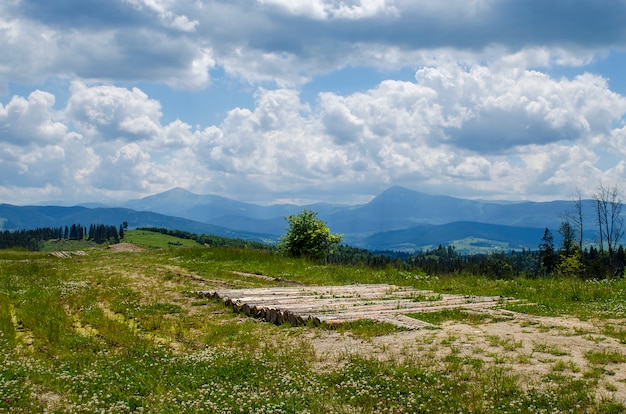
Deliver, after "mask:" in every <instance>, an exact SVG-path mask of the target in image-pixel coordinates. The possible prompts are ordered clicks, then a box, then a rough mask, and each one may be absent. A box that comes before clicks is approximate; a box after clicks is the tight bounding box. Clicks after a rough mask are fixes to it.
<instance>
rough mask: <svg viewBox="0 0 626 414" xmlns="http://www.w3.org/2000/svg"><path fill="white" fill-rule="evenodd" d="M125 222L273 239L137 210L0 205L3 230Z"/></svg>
mask: <svg viewBox="0 0 626 414" xmlns="http://www.w3.org/2000/svg"><path fill="white" fill-rule="evenodd" d="M124 221H126V222H128V225H129V227H130V228H137V227H160V228H166V229H172V230H183V231H187V232H190V233H198V234H212V235H216V236H222V237H230V238H242V239H246V240H254V241H260V242H264V241H268V240H269V241H271V240H273V238H272V236H269V235H263V234H256V233H254V232H246V231H236V230H232V229H229V228H227V227H223V226H218V225H213V224H208V223H201V222H197V221H193V220H188V219H185V218H181V217H174V216H167V215H164V214H159V213H153V212H148V211H136V210H132V209H128V208H102V207H99V208H87V207H56V206H13V205H10V204H0V229H1V230H21V229H34V228H40V227H60V226H66V225H71V224H83V225H89V224H92V223H97V224H106V225H116V226H118V225H120V224H121V223H122V222H124Z"/></svg>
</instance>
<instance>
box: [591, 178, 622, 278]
mask: <svg viewBox="0 0 626 414" xmlns="http://www.w3.org/2000/svg"><path fill="white" fill-rule="evenodd" d="M593 199H594V201H595V205H596V213H597V218H598V233H599V236H600V250H601V251H604V244H605V243H606V246H607V249H608V253H609V261H610V263H611V270H614V269H615V267H614V266H613V264H614V258H615V253H616V252H617V247H618V245H619V242H620V240H621V239H622V237H623V236H624V219H623V217H622V199H621V197H620V190H619V189H618V188H617V186H613V187H605V186H604V185H603V184H600V186H599V187H598V192H597V193H596V194H595V195H594V196H593Z"/></svg>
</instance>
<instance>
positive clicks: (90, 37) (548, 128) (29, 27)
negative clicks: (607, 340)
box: [0, 0, 626, 201]
mask: <svg viewBox="0 0 626 414" xmlns="http://www.w3.org/2000/svg"><path fill="white" fill-rule="evenodd" d="M623 16H626V3H624V2H590V1H588V2H574V3H572V2H566V1H561V0H555V1H551V2H549V4H548V3H546V2H545V0H528V1H525V2H519V1H513V0H505V1H491V0H451V1H448V2H435V1H430V0H412V1H409V0H346V1H336V0H312V1H300V0H294V1H285V0H257V1H255V2H247V1H242V0H234V1H226V0H212V1H204V2H200V1H196V0H181V1H170V0H111V1H110V2H107V3H106V5H105V4H104V3H102V2H101V1H96V0H81V1H76V0H68V1H58V2H54V1H49V2H41V1H35V0H21V1H10V2H4V3H2V4H0V48H2V50H3V53H2V54H1V55H0V91H2V90H3V91H7V90H10V89H12V88H14V85H16V84H19V85H34V84H37V85H38V86H37V87H33V89H32V90H29V91H28V92H25V93H17V94H15V96H11V97H9V96H6V95H5V99H3V101H2V103H0V143H1V144H2V145H0V172H1V173H2V175H1V176H0V177H1V178H0V195H1V196H4V195H5V194H10V193H13V194H19V197H23V198H28V197H27V194H28V193H29V192H36V191H40V192H41V194H49V195H51V196H55V197H61V196H68V194H70V193H72V192H77V193H78V192H81V193H82V194H94V195H95V194H104V195H106V196H109V197H115V196H119V197H122V196H124V195H128V194H131V195H132V196H137V193H139V194H142V195H146V194H150V193H154V192H157V191H163V190H167V189H169V188H171V187H173V186H180V187H185V188H189V189H192V190H195V191H198V192H219V193H221V194H224V195H230V196H233V197H236V198H249V194H246V193H250V194H252V193H259V192H263V191H267V193H268V199H271V198H272V197H274V196H276V197H278V195H280V196H281V197H285V196H287V195H290V197H291V194H296V193H299V195H297V194H296V195H293V197H294V198H298V197H300V198H305V194H306V193H318V194H319V192H320V191H325V192H326V193H327V195H328V197H333V195H335V197H337V200H340V201H345V199H343V197H346V196H348V195H349V194H348V193H350V192H352V193H354V194H352V195H354V197H356V198H358V197H362V195H363V192H368V194H373V193H375V192H377V191H380V190H382V189H383V188H385V187H387V186H389V185H393V184H399V185H407V186H410V187H413V188H419V189H423V190H425V191H430V192H434V193H443V192H449V193H454V194H459V195H470V194H471V195H480V196H484V197H488V196H493V197H508V198H516V197H530V198H533V197H535V198H542V197H546V198H548V197H550V196H551V195H552V196H554V194H563V193H564V192H565V193H569V192H571V190H569V189H568V190H564V188H565V187H568V186H571V187H574V186H582V185H584V184H581V183H591V187H592V188H595V186H596V183H597V182H598V181H599V180H602V179H606V178H607V177H608V176H612V177H613V178H619V177H624V178H626V176H625V174H626V167H625V165H626V164H624V163H623V162H620V160H617V161H616V160H615V159H614V158H611V156H607V155H606V152H610V154H609V155H615V154H621V155H626V152H625V150H624V148H626V145H624V144H626V132H625V128H624V114H625V113H626V98H625V97H624V96H622V95H620V94H618V93H616V92H615V91H612V90H611V88H610V85H609V80H608V79H607V78H606V77H603V76H601V75H598V74H594V73H579V74H578V75H571V76H568V77H559V76H555V75H554V74H553V73H557V72H558V69H559V68H566V69H567V68H572V67H576V66H581V65H589V64H590V63H593V62H594V61H595V60H596V59H597V58H598V56H600V55H602V54H604V53H609V51H610V50H613V49H620V48H622V49H623V48H624V47H625V46H626V24H624V17H623ZM359 67H368V68H373V69H374V70H381V71H382V72H381V75H380V78H381V79H382V78H384V76H385V73H386V72H384V71H390V73H398V72H397V71H398V70H401V69H403V70H405V71H406V70H407V68H412V72H413V73H414V74H415V75H414V78H413V80H407V78H406V77H402V78H400V77H398V79H386V80H382V81H376V82H372V83H370V84H368V85H367V87H362V88H360V89H359V90H356V91H352V92H345V93H341V94H340V93H338V92H334V91H332V90H323V91H322V90H316V91H315V92H314V93H313V94H312V95H313V97H311V96H308V97H302V96H301V93H302V86H303V85H305V84H306V83H308V82H310V81H311V80H315V78H316V77H317V76H318V75H320V74H328V73H332V72H333V71H335V70H337V69H341V68H354V69H355V71H356V69H358V68H359ZM555 68H556V69H557V70H555ZM212 71H215V72H216V73H212ZM389 77H390V78H393V75H390V76H389ZM220 78H222V79H220ZM215 79H219V80H221V81H224V82H225V83H228V82H233V83H234V84H236V85H237V87H239V88H242V90H245V92H246V93H250V94H254V95H253V97H252V99H250V101H251V102H252V103H250V104H249V105H243V104H241V105H236V104H235V105H232V106H231V107H229V108H223V114H225V115H223V118H221V119H220V120H219V121H217V122H213V124H214V125H211V123H209V122H206V123H205V124H203V125H194V126H192V124H193V122H191V121H189V120H187V119H185V116H184V115H185V114H184V113H183V114H182V115H180V113H179V115H180V116H178V119H174V118H175V117H164V115H163V114H164V112H166V109H164V108H166V106H167V104H168V103H167V102H166V101H162V102H161V101H160V100H159V99H165V98H163V97H164V96H167V94H164V95H161V96H159V98H157V97H154V96H150V94H149V93H148V92H147V91H148V90H149V89H150V87H151V86H154V85H157V87H160V86H162V85H167V87H164V88H171V89H176V90H184V91H199V90H202V89H203V88H210V87H211V84H212V82H213V81H214V80H215ZM399 79H402V80H399ZM49 80H54V81H56V82H59V83H62V84H67V85H69V86H68V88H69V91H68V94H69V96H68V97H67V99H65V97H61V96H60V95H59V93H58V90H57V92H56V95H57V96H55V93H52V92H50V91H46V88H45V87H44V86H42V85H46V82H47V81H49ZM128 85H130V86H128ZM140 85H144V86H145V87H144V86H140ZM19 90H23V89H19ZM224 90H228V88H226V87H225V88H223V89H219V92H215V94H213V95H210V97H211V99H213V100H215V101H222V100H224V101H226V100H227V98H229V97H228V96H225V95H224V94H225V92H224ZM209 91H211V89H209ZM249 91H254V92H249ZM237 92H240V90H238V91H237ZM182 96H191V95H182ZM196 96H198V95H194V97H196ZM172 105H174V104H172ZM194 109H196V108H194ZM199 112H201V110H199ZM164 119H168V120H167V121H164ZM605 181H606V180H605ZM21 188H24V189H27V190H23V191H21V190H19V189H21ZM320 189H322V190H320ZM242 194H244V195H242Z"/></svg>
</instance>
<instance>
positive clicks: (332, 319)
mask: <svg viewBox="0 0 626 414" xmlns="http://www.w3.org/2000/svg"><path fill="white" fill-rule="evenodd" d="M199 295H200V296H202V297H209V298H213V299H219V300H222V301H223V303H224V305H226V306H228V307H231V308H232V309H234V310H235V311H237V312H241V313H244V314H246V315H248V316H252V317H255V318H258V319H262V320H265V321H268V322H271V323H274V324H278V325H280V324H283V323H290V324H292V325H302V324H307V323H313V324H316V325H318V324H321V323H327V324H338V323H343V322H346V321H353V320H358V319H372V320H378V321H385V322H390V323H393V324H395V325H397V326H401V327H404V328H409V329H417V328H419V327H423V326H424V325H426V324H425V323H424V322H421V321H418V320H417V319H414V318H410V317H408V316H406V314H410V313H419V312H433V311H440V310H444V309H453V308H465V309H476V308H485V307H493V306H495V305H497V304H498V303H500V302H502V301H503V300H504V298H502V297H500V296H464V295H450V294H442V295H440V294H435V293H434V292H432V291H424V290H417V289H413V288H410V287H400V286H393V285H387V284H375V285H347V286H301V287H279V288H257V289H230V290H218V291H202V292H199Z"/></svg>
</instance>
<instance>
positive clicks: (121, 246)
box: [108, 243, 145, 252]
mask: <svg viewBox="0 0 626 414" xmlns="http://www.w3.org/2000/svg"><path fill="white" fill-rule="evenodd" d="M108 249H109V250H111V251H114V252H141V251H144V250H145V249H144V248H143V247H140V246H137V245H136V244H133V243H117V244H112V245H110V246H109V247H108Z"/></svg>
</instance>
